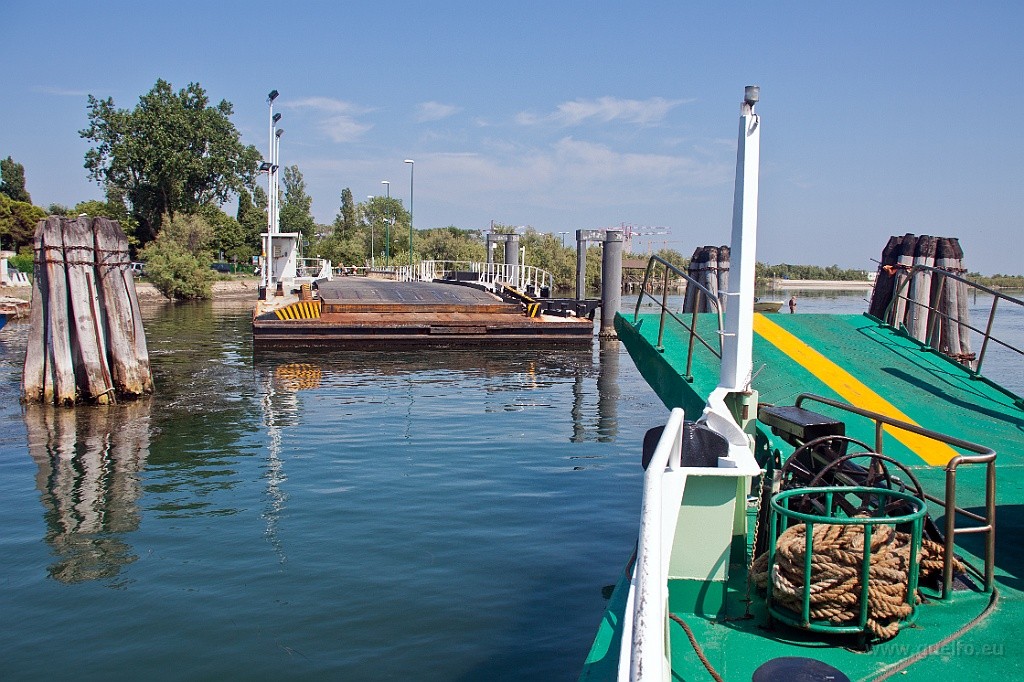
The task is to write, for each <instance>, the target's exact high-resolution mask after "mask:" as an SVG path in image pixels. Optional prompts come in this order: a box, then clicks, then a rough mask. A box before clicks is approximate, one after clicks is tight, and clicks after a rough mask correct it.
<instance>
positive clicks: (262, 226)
mask: <svg viewBox="0 0 1024 682" xmlns="http://www.w3.org/2000/svg"><path fill="white" fill-rule="evenodd" d="M266 206H267V195H266V193H265V192H264V191H263V189H262V188H261V187H259V186H258V185H257V186H256V187H254V188H253V193H252V195H251V196H250V195H249V192H247V191H246V190H242V191H241V192H239V193H238V212H237V213H236V214H235V220H237V221H238V224H239V226H241V228H242V235H243V239H244V244H245V246H247V247H248V249H249V254H248V256H245V257H244V258H243V256H242V255H241V254H240V253H239V255H238V261H239V262H242V260H249V259H250V258H251V257H252V256H254V255H258V254H260V253H262V252H263V245H262V243H261V237H260V235H261V234H263V233H264V232H266V231H267V209H266Z"/></svg>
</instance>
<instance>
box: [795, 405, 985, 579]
mask: <svg viewBox="0 0 1024 682" xmlns="http://www.w3.org/2000/svg"><path fill="white" fill-rule="evenodd" d="M804 401H812V402H818V403H822V404H823V405H829V406H830V407H834V408H836V409H839V410H843V411H845V412H850V413H852V414H856V415H859V416H861V417H865V418H867V419H870V420H872V421H874V422H875V452H877V453H878V454H883V453H882V434H883V428H884V427H885V426H891V427H893V428H897V429H900V430H902V431H907V432H909V433H915V434H917V435H919V436H924V437H925V438H928V439H930V440H934V441H938V442H940V443H945V444H946V445H950V446H953V447H957V448H960V449H961V450H968V451H970V452H973V453H975V454H974V455H956V456H955V457H953V458H951V459H950V460H949V462H947V463H946V467H945V470H946V489H945V499H943V498H939V497H935V496H933V495H929V494H927V493H925V495H924V497H925V499H927V500H929V501H931V502H934V503H936V504H939V505H942V507H943V509H944V512H945V516H944V521H945V551H944V553H943V564H942V598H943V599H945V598H946V597H948V596H949V593H950V592H951V591H952V589H953V561H954V556H953V552H954V545H955V539H956V536H957V535H962V534H973V533H984V534H985V569H984V572H983V573H982V572H980V571H978V570H977V569H974V568H973V567H971V568H972V569H973V570H974V571H975V573H978V574H979V575H980V576H981V577H982V578H983V579H984V581H985V591H986V592H991V591H992V586H993V582H994V580H995V560H996V452H995V450H992V449H991V448H987V447H985V446H984V445H978V444H977V443H972V442H970V441H966V440H963V439H961V438H956V437H954V436H947V435H945V434H942V433H939V432H938V431H932V430H931V429H926V428H923V427H921V426H917V425H916V424H909V423H907V422H904V421H900V420H899V419H893V418H892V417H887V416H886V415H884V414H880V413H878V412H873V411H871V410H865V409H863V408H860V407H856V406H854V405H850V404H849V403H844V402H840V401H838V400H832V399H830V398H825V397H822V396H820V395H815V394H813V393H801V394H800V395H799V396H798V397H797V399H796V402H795V405H796V406H797V407H800V406H801V404H802V403H803V402H804ZM964 464H984V465H986V470H985V514H984V515H981V514H975V513H974V512H972V511H968V510H967V509H963V508H961V507H958V506H957V490H956V473H957V469H959V468H960V466H961V465H964ZM894 480H898V479H895V478H894ZM957 514H960V515H961V516H964V517H966V518H968V519H970V520H972V521H975V522H977V523H980V524H982V525H980V526H970V527H961V528H958V527H957V525H956V516H957Z"/></svg>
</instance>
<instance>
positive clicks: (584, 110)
mask: <svg viewBox="0 0 1024 682" xmlns="http://www.w3.org/2000/svg"><path fill="white" fill-rule="evenodd" d="M687 101H691V100H681V99H675V100H668V99H665V98H663V97H652V98H650V99H646V100H637V99H619V98H617V97H599V98H598V99H590V100H586V99H577V100H573V101H572V102H563V103H562V104H559V105H558V107H557V108H556V109H555V111H553V112H551V113H549V114H547V115H544V116H538V115H536V114H533V113H531V112H522V113H520V114H518V115H517V116H516V122H517V123H519V124H521V125H536V124H538V123H552V124H555V125H560V126H576V125H580V124H581V123H584V122H585V121H599V122H601V123H610V122H611V121H624V122H626V123H635V124H637V125H651V124H654V123H658V122H660V121H661V120H663V119H664V118H665V116H666V115H668V113H669V112H670V111H671V110H672V109H674V108H675V107H677V106H679V105H681V104H685V103H686V102H687Z"/></svg>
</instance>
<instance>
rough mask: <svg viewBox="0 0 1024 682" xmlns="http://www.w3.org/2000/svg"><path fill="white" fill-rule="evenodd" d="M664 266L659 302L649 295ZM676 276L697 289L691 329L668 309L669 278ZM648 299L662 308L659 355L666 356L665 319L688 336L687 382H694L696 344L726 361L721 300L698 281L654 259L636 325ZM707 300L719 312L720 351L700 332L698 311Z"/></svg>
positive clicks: (640, 298) (636, 312)
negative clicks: (658, 267) (659, 268)
mask: <svg viewBox="0 0 1024 682" xmlns="http://www.w3.org/2000/svg"><path fill="white" fill-rule="evenodd" d="M657 264H661V265H663V266H664V268H665V273H664V282H663V283H662V291H661V300H660V301H659V300H658V299H657V298H655V297H654V296H653V295H652V294H650V293H648V291H649V290H650V288H651V287H650V285H651V284H653V281H652V277H651V275H652V273H653V272H654V269H655V266H656V265H657ZM670 273H674V274H675V275H676V276H677V277H681V278H682V279H683V280H684V281H685V282H686V286H687V287H690V286H693V287H695V288H696V289H695V290H696V296H694V298H693V312H692V313H691V316H690V324H689V325H687V324H686V322H684V321H683V319H682V318H680V317H679V316H677V315H676V314H675V313H674V312H673V311H672V310H670V309H669V307H668V289H669V274H670ZM644 296H647V297H649V298H650V299H651V300H653V301H655V302H656V303H657V304H658V305H659V306H660V307H661V316H660V321H659V323H658V345H657V346H656V348H657V350H658V351H659V352H662V353H663V352H665V345H664V339H665V318H666V317H670V318H672V319H673V320H675V321H676V322H677V323H678V324H679V325H680V326H681V327H682V328H683V329H685V330H686V332H687V334H688V341H687V349H686V374H685V375H684V376H683V378H684V379H686V380H687V381H693V372H692V370H693V347H694V342H695V341H700V343H701V344H702V345H703V346H704V347H705V348H707V349H708V350H709V351H711V352H712V353H713V354H714V355H715V357H717V358H719V359H721V357H722V338H723V336H724V334H725V325H724V324H723V320H722V306H721V304H720V303H719V301H718V297H717V296H716V295H715V294H714V293H713V292H712V291H711V290H710V289H708V288H707V287H706V286H704V285H703V284H701V283H700V282H698V281H697V280H695V279H693V278H692V277H690V276H689V275H688V274H686V273H685V272H683V271H682V270H680V269H679V268H677V267H676V266H674V265H672V264H671V263H669V262H668V261H667V260H665V259H664V258H661V257H660V256H651V259H650V260H649V261H647V269H646V270H645V271H644V280H643V284H642V285H641V287H640V295H639V296H638V297H637V299H636V309H635V310H634V311H633V324H636V322H637V320H639V318H640V306H641V305H642V303H643V301H644ZM703 300H706V301H707V302H708V303H710V304H711V305H712V306H714V308H715V312H716V313H717V315H718V332H717V334H718V349H717V350H716V349H715V348H713V347H712V346H711V344H709V343H708V342H707V341H706V340H705V339H704V338H703V337H702V336H701V335H700V334H699V333H698V332H697V311H698V310H699V309H700V308H701V303H702V302H703Z"/></svg>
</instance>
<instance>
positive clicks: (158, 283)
mask: <svg viewBox="0 0 1024 682" xmlns="http://www.w3.org/2000/svg"><path fill="white" fill-rule="evenodd" d="M212 238H213V228H211V227H210V225H209V223H207V222H206V221H205V220H204V219H203V218H201V217H199V216H195V215H188V216H183V215H177V216H175V217H174V218H173V219H170V218H165V219H164V221H163V229H162V230H161V231H160V234H159V235H158V236H157V238H156V239H155V240H154V241H152V242H151V243H150V244H148V245H147V246H146V248H145V249H143V250H142V256H143V258H144V259H145V261H146V278H147V279H149V281H150V282H152V283H153V286H155V287H156V288H157V289H158V290H159V291H160V293H162V294H163V295H164V296H166V297H167V298H171V299H176V300H183V301H187V300H197V299H205V298H210V296H211V293H212V292H211V287H210V284H211V283H212V281H213V271H212V270H210V263H212V262H213V257H212V255H211V254H210V252H209V250H208V248H209V244H210V242H211V240H212Z"/></svg>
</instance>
